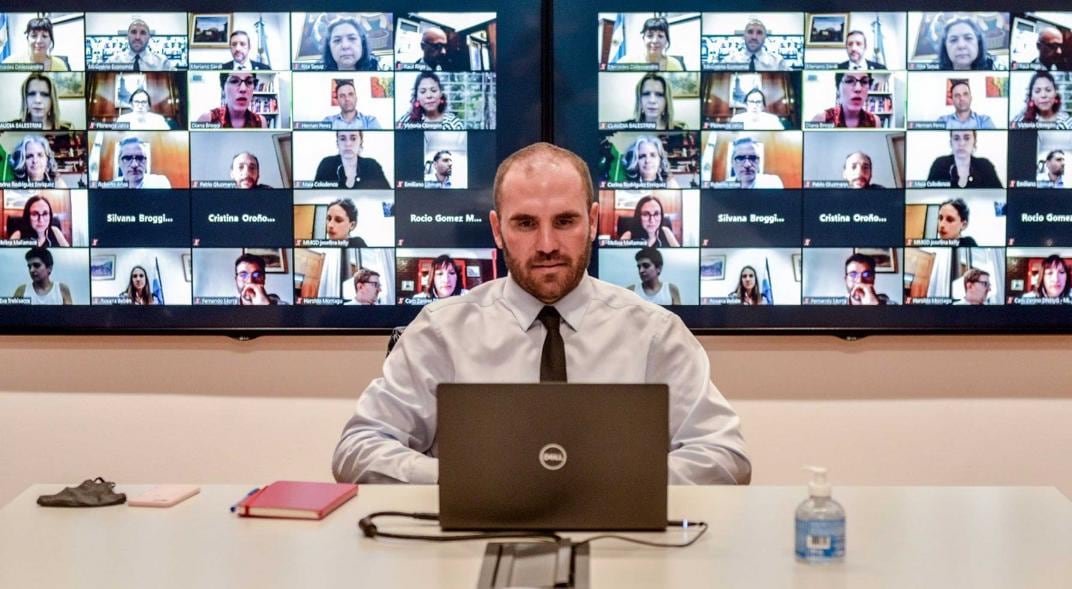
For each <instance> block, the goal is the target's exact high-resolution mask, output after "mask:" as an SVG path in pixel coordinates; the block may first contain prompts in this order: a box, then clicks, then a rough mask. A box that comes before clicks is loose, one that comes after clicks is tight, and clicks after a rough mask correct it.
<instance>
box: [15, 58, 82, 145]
mask: <svg viewBox="0 0 1072 589" xmlns="http://www.w3.org/2000/svg"><path fill="white" fill-rule="evenodd" d="M12 122H13V123H15V125H16V128H18V127H20V126H23V124H24V123H33V124H34V125H41V126H40V127H36V126H35V127H34V128H38V129H43V130H45V131H52V130H57V129H59V130H63V129H70V128H71V123H69V122H67V121H64V120H61V119H60V100H59V96H58V95H57V93H56V87H55V85H53V83H52V78H49V77H48V76H45V75H42V74H39V73H36V72H34V73H32V74H30V75H29V76H26V80H25V81H24V82H23V83H22V112H21V113H20V115H19V118H18V119H16V120H14V121H12Z"/></svg>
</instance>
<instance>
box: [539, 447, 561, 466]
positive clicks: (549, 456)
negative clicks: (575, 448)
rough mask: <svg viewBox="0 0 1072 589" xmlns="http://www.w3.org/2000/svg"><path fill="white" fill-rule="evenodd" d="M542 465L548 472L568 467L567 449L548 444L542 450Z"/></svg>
mask: <svg viewBox="0 0 1072 589" xmlns="http://www.w3.org/2000/svg"><path fill="white" fill-rule="evenodd" d="M540 464H541V465H543V467H544V468H546V469H547V470H558V469H560V468H562V467H563V466H566V449H565V448H563V447H562V446H559V445H558V444H548V445H546V446H544V447H543V448H540Z"/></svg>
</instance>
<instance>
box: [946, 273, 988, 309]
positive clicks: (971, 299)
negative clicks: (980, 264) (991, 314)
mask: <svg viewBox="0 0 1072 589" xmlns="http://www.w3.org/2000/svg"><path fill="white" fill-rule="evenodd" d="M988 294H990V274H989V273H988V272H986V271H985V270H980V269H978V268H971V269H970V270H968V271H967V272H965V273H964V298H962V299H960V300H959V301H957V302H955V303H953V304H954V305H985V304H986V297H987V295H988Z"/></svg>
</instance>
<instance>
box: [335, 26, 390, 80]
mask: <svg viewBox="0 0 1072 589" xmlns="http://www.w3.org/2000/svg"><path fill="white" fill-rule="evenodd" d="M323 60H324V69H325V70H328V71H347V70H348V71H355V70H356V71H375V70H377V69H379V63H378V61H377V60H376V58H375V57H374V56H373V55H372V54H371V53H369V47H368V37H367V36H366V35H365V30H364V29H362V28H361V25H359V24H358V23H357V21H356V20H354V19H352V18H340V19H338V20H335V21H332V23H331V24H329V25H328V30H327V32H326V33H325V34H324V57H323Z"/></svg>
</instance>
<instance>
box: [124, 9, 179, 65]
mask: <svg viewBox="0 0 1072 589" xmlns="http://www.w3.org/2000/svg"><path fill="white" fill-rule="evenodd" d="M151 39H152V33H150V32H149V25H148V24H146V23H145V21H143V20H141V19H140V18H136V19H134V20H133V21H131V23H130V26H128V27H127V48H126V49H124V50H122V51H120V52H118V53H116V54H115V55H113V56H112V57H111V58H110V59H109V60H108V63H114V64H128V63H129V64H131V66H132V68H133V69H134V71H136V72H159V71H167V70H173V69H175V64H174V63H172V62H171V60H169V59H168V58H166V57H164V56H163V55H158V54H156V53H153V52H152V51H150V50H149V41H150V40H151Z"/></svg>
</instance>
